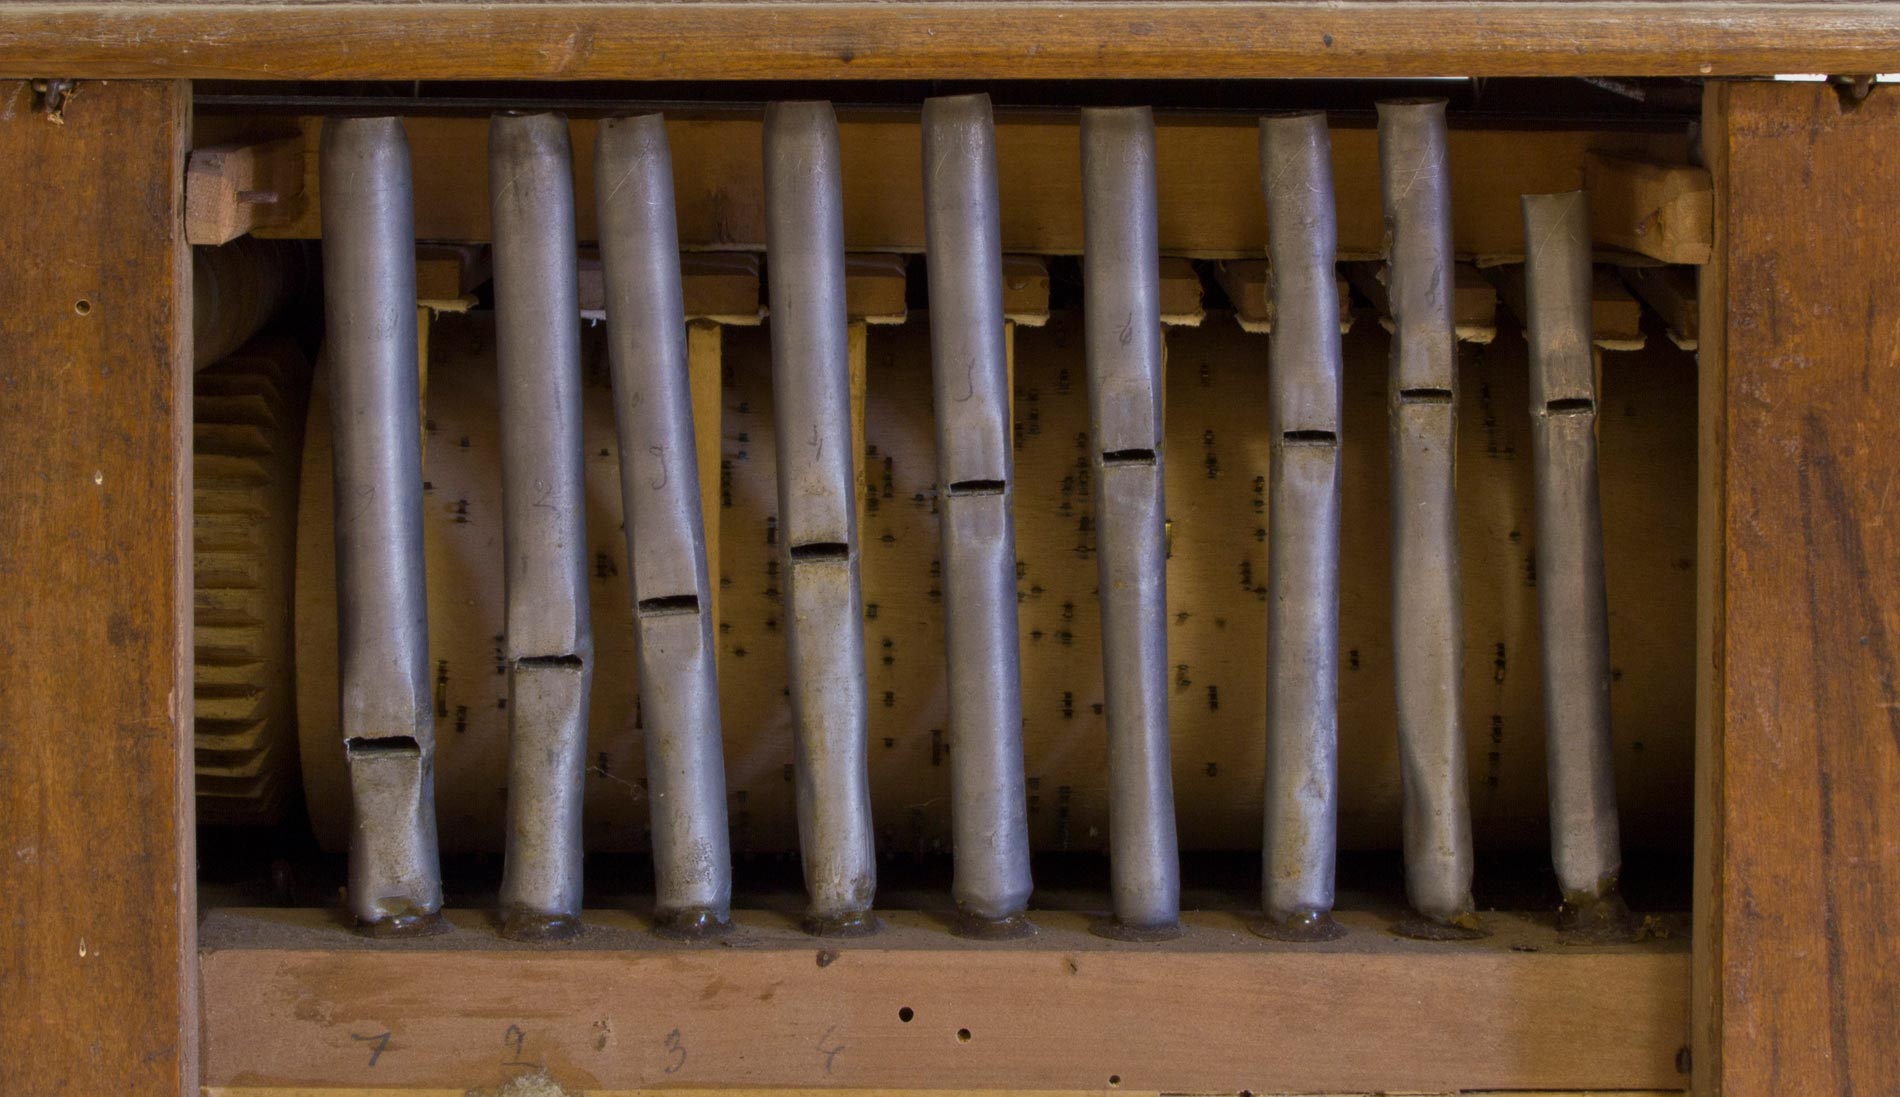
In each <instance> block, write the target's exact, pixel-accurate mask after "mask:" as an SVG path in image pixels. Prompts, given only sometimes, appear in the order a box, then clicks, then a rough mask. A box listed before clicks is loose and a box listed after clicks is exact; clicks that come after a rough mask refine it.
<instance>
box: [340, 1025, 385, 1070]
mask: <svg viewBox="0 0 1900 1097" xmlns="http://www.w3.org/2000/svg"><path fill="white" fill-rule="evenodd" d="M389 1035H390V1034H389V1033H387V1032H379V1033H377V1034H376V1035H374V1036H359V1035H357V1034H356V1033H354V1032H352V1033H350V1039H352V1040H357V1041H361V1042H364V1043H368V1042H370V1041H374V1042H375V1044H376V1046H375V1047H373V1048H371V1049H370V1050H369V1065H370V1066H375V1065H376V1060H378V1059H380V1058H382V1057H383V1052H385V1051H387V1050H389Z"/></svg>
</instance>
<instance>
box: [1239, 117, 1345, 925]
mask: <svg viewBox="0 0 1900 1097" xmlns="http://www.w3.org/2000/svg"><path fill="white" fill-rule="evenodd" d="M1260 175H1261V181H1262V183H1263V184H1264V187H1265V190H1266V195H1267V233H1268V251H1269V256H1270V259H1271V262H1272V266H1273V335H1272V339H1271V342H1270V343H1269V344H1268V363H1267V375H1268V379H1267V385H1268V401H1269V409H1268V416H1269V430H1270V433H1271V439H1272V440H1271V446H1272V450H1271V454H1272V456H1271V465H1270V471H1269V475H1268V485H1269V486H1268V520H1267V571H1268V578H1267V582H1268V587H1269V593H1268V598H1267V771H1266V786H1267V787H1266V827H1265V832H1264V835H1263V842H1264V852H1263V856H1262V860H1263V871H1264V879H1263V883H1262V885H1261V899H1262V906H1263V907H1264V909H1265V917H1264V919H1263V920H1262V921H1261V922H1260V923H1259V924H1258V925H1257V926H1256V931H1257V932H1259V933H1261V934H1262V935H1263V936H1270V937H1279V938H1288V939H1293V940H1324V939H1327V938H1331V937H1336V936H1338V935H1339V934H1340V933H1341V932H1343V931H1342V930H1341V929H1340V928H1339V925H1338V923H1336V922H1334V921H1333V917H1332V909H1333V872H1334V865H1335V860H1336V858H1337V856H1338V847H1339V841H1338V826H1339V511H1340V470H1339V436H1340V415H1339V409H1340V401H1341V388H1340V385H1341V378H1342V369H1341V365H1340V362H1341V348H1340V337H1339V297H1338V291H1337V289H1336V288H1335V282H1336V277H1337V275H1336V274H1335V271H1334V266H1333V262H1334V252H1335V248H1336V241H1337V230H1336V226H1335V221H1334V211H1333V169H1332V140H1331V138H1330V136H1329V135H1328V132H1327V129H1326V115H1325V114H1324V113H1321V112H1316V111H1315V112H1300V113H1294V114H1285V115H1275V116H1271V117H1267V118H1263V119H1261V122H1260Z"/></svg>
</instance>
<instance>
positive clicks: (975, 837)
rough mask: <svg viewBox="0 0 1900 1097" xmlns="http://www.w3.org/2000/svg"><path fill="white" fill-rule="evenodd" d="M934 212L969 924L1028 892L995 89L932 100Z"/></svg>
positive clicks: (952, 682)
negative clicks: (992, 99) (992, 111)
mask: <svg viewBox="0 0 1900 1097" xmlns="http://www.w3.org/2000/svg"><path fill="white" fill-rule="evenodd" d="M923 164H924V215H925V216H924V220H925V229H926V239H927V242H928V249H929V250H928V255H929V267H928V269H929V278H930V356H931V377H932V381H933V390H934V394H935V408H936V420H937V484H938V500H939V508H940V510H941V512H942V517H941V532H942V542H943V547H942V552H943V582H944V618H945V651H946V655H947V660H948V664H949V692H950V699H949V706H950V712H949V725H950V728H949V730H950V784H951V789H952V793H953V798H954V802H953V804H952V808H951V820H952V827H953V838H954V841H953V847H952V852H953V858H954V862H955V870H954V871H955V877H954V881H953V884H952V893H953V896H954V898H955V899H956V903H957V909H958V912H959V913H960V915H961V916H962V919H961V924H962V925H963V926H964V927H965V929H966V930H967V931H968V932H972V933H979V934H992V933H1003V932H1010V931H1012V930H1014V929H1015V928H1017V927H1019V926H1021V925H1022V924H1023V923H1022V913H1023V910H1024V908H1025V907H1026V906H1027V905H1028V903H1029V892H1030V879H1029V817H1028V809H1027V803H1026V798H1025V794H1024V790H1023V736H1022V723H1023V714H1022V681H1021V678H1020V672H1019V669H1018V665H1017V642H1018V641H1017V636H1016V631H1017V630H1016V537H1015V520H1014V518H1013V516H1012V509H1011V508H1012V505H1013V502H1014V494H1013V490H1012V487H1013V485H1012V480H1013V478H1014V467H1013V455H1012V453H1011V443H1012V433H1011V427H1010V391H1009V383H1010V382H1009V364H1008V347H1007V345H1006V342H1005V340H1006V338H1007V336H1006V334H1005V331H1004V319H1003V245H1002V230H1001V226H1000V222H999V214H998V208H997V199H996V148H995V134H994V130H993V126H992V122H991V117H990V100H989V96H987V95H965V96H957V97H952V98H936V99H927V100H925V101H924V112H923Z"/></svg>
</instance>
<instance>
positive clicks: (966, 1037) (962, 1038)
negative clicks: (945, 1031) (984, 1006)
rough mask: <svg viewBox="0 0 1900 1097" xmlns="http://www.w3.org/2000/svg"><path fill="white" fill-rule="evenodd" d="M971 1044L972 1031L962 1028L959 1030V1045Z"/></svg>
mask: <svg viewBox="0 0 1900 1097" xmlns="http://www.w3.org/2000/svg"><path fill="white" fill-rule="evenodd" d="M969 1042H970V1030H969V1029H967V1028H960V1029H958V1030H957V1043H959V1044H967V1043H969Z"/></svg>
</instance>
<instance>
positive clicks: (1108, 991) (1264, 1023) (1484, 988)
mask: <svg viewBox="0 0 1900 1097" xmlns="http://www.w3.org/2000/svg"><path fill="white" fill-rule="evenodd" d="M587 917H588V924H589V927H590V928H589V930H588V933H587V934H586V936H584V937H582V938H581V939H580V940H579V941H577V942H575V943H574V944H573V945H571V946H562V947H557V948H538V949H537V948H530V949H522V948H520V947H516V946H511V945H510V944H509V943H508V942H505V941H501V940H499V939H498V938H497V937H496V936H495V934H494V932H493V930H492V929H490V928H489V926H488V916H487V915H485V914H482V913H477V912H459V913H455V914H453V915H452V916H451V920H452V921H453V922H454V924H455V927H456V928H455V930H454V932H452V933H451V934H449V935H447V936H444V937H438V938H431V939H428V940H425V941H421V942H417V943H415V944H413V945H404V946H398V947H394V948H391V947H383V946H379V945H375V944H368V945H366V944H364V942H363V941H362V939H361V938H358V937H355V936H353V935H351V934H350V933H349V932H348V931H347V930H345V929H343V928H341V927H340V926H337V925H335V924H334V923H333V922H332V921H331V920H330V918H331V916H330V915H328V914H327V913H325V912H317V911H304V912H295V911H220V912H217V913H216V914H214V915H213V916H212V917H211V918H210V919H209V920H208V921H207V924H206V926H205V944H206V951H205V953H204V961H203V963H204V978H205V988H206V994H205V1007H206V1008H205V1026H206V1037H205V1039H206V1067H205V1073H206V1077H205V1080H206V1082H207V1084H209V1085H212V1086H214V1087H215V1086H223V1085H237V1084H243V1085H248V1086H299V1085H317V1084H327V1085H331V1086H346V1085H356V1086H376V1087H398V1086H441V1087H449V1086H454V1087H475V1088H476V1090H477V1091H482V1089H483V1087H493V1086H498V1085H501V1084H502V1083H504V1082H505V1081H507V1080H508V1079H509V1078H511V1077H514V1076H517V1075H521V1074H527V1073H531V1072H537V1071H539V1072H544V1073H545V1074H546V1075H547V1076H548V1077H549V1078H550V1079H551V1080H552V1081H554V1082H556V1083H558V1084H559V1085H561V1086H563V1087H566V1089H567V1090H568V1091H572V1092H578V1091H582V1090H585V1091H586V1092H588V1093H595V1092H599V1091H600V1090H603V1089H607V1090H611V1089H614V1088H625V1089H633V1088H639V1087H654V1088H659V1087H665V1088H674V1087H682V1088H698V1089H706V1088H722V1087H735V1086H736V1087H759V1086H804V1087H825V1088H834V1087H835V1088H839V1089H859V1090H869V1091H884V1092H887V1091H889V1090H891V1089H913V1088H933V1089H935V1088H942V1089H970V1090H973V1089H992V1090H1004V1091H1009V1092H1022V1091H1034V1090H1050V1089H1067V1090H1079V1089H1091V1088H1092V1089H1095V1090H1097V1091H1098V1092H1103V1091H1109V1090H1115V1089H1124V1088H1125V1089H1128V1090H1132V1091H1136V1092H1140V1091H1144V1090H1145V1091H1148V1092H1155V1091H1161V1092H1170V1093H1184V1092H1185V1093H1238V1092H1240V1091H1242V1090H1251V1091H1253V1092H1255V1093H1262V1092H1264V1093H1287V1092H1291V1093H1313V1092H1328V1093H1336V1092H1352V1093H1365V1092H1372V1091H1386V1090H1404V1091H1406V1092H1419V1091H1427V1092H1430V1091H1446V1090H1455V1089H1460V1088H1465V1089H1483V1090H1496V1089H1543V1090H1548V1089H1559V1088H1573V1089H1663V1088H1669V1087H1676V1086H1680V1085H1681V1083H1682V1075H1681V1074H1680V1073H1679V1072H1678V1069H1677V1060H1678V1055H1677V1053H1678V1051H1679V1049H1680V1047H1681V1046H1682V1042H1683V1040H1684V1039H1685V1038H1686V1028H1687V1023H1688V1021H1687V1016H1688V1012H1687V991H1688V957H1687V955H1686V950H1685V946H1684V942H1683V941H1682V939H1681V938H1679V937H1677V938H1668V939H1664V940H1654V941H1648V942H1645V943H1642V944H1637V945H1623V946H1616V947H1612V948H1593V947H1585V946H1577V945H1570V944H1564V943H1560V942H1559V940H1558V939H1557V936H1556V934H1555V933H1554V932H1553V930H1552V929H1551V928H1550V926H1549V924H1548V923H1547V922H1544V921H1532V920H1529V919H1525V918H1522V917H1519V916H1513V915H1487V916H1486V917H1487V924H1488V925H1489V926H1490V928H1491V929H1492V930H1493V931H1494V936H1492V937H1490V938H1488V939H1486V940H1482V941H1474V942H1458V943H1447V942H1438V943H1432V942H1419V941H1407V940H1402V939H1400V938H1397V937H1394V936H1392V935H1391V934H1390V933H1389V932H1387V930H1386V925H1385V922H1384V921H1383V920H1382V919H1380V918H1378V917H1374V916H1369V915H1364V914H1349V915H1346V916H1345V917H1343V918H1342V919H1341V920H1342V922H1343V923H1344V924H1345V925H1346V926H1347V927H1348V928H1349V930H1350V933H1349V935H1348V936H1347V937H1346V938H1344V939H1342V940H1340V941H1337V942H1333V943H1331V944H1327V945H1322V946H1312V945H1287V944H1277V943H1272V942H1267V941H1263V940H1261V939H1259V938H1257V937H1255V936H1253V935H1252V934H1251V933H1249V932H1248V931H1247V929H1246V924H1245V922H1244V921H1243V920H1242V919H1241V918H1240V917H1239V916H1236V915H1231V914H1212V913H1203V914H1190V915H1188V916H1187V918H1186V919H1185V921H1186V924H1187V930H1188V932H1187V935H1186V936H1185V937H1184V938H1183V939H1181V940H1178V941H1174V942H1169V943H1165V944H1159V945H1130V944H1121V943H1115V942H1110V941H1105V940H1103V939H1101V938H1099V937H1095V936H1092V935H1091V934H1089V933H1088V932H1087V929H1086V924H1087V923H1086V919H1085V918H1084V916H1081V915H1077V914H1068V913H1055V912H1042V913H1038V914H1035V915H1034V916H1033V917H1034V918H1035V920H1036V922H1037V924H1038V925H1039V926H1040V927H1041V932H1040V933H1039V934H1038V935H1037V936H1036V937H1034V938H1031V939H1029V940H1024V941H1017V942H1009V943H974V942H968V941H964V940H962V939H960V938H957V937H953V936H951V935H950V933H949V932H948V931H947V929H946V928H945V926H944V925H943V924H942V923H941V922H940V921H939V919H938V918H937V917H935V916H931V915H920V914H888V915H886V916H885V917H886V921H887V923H888V924H887V927H886V929H885V930H884V932H882V933H881V934H879V935H878V936H877V937H875V938H871V939H868V940H863V941H853V942H838V941H828V942H820V941H814V940H813V939H812V938H810V937H807V936H805V935H804V934H803V933H801V932H799V931H798V929H797V927H796V920H795V919H794V918H792V917H790V916H787V915H778V914H767V913H758V912H746V913H741V914H740V915H738V916H737V917H736V919H735V920H736V921H737V922H738V925H739V928H738V929H737V931H736V932H735V933H734V935H733V936H732V937H731V938H729V939H727V940H726V941H724V942H721V943H719V944H715V945H711V946H697V947H695V946H685V947H680V946H672V945H668V944H666V943H665V942H662V941H660V940H658V939H656V938H654V937H652V936H651V935H649V934H647V933H644V932H641V930H642V929H643V926H642V925H641V923H640V922H639V921H638V920H636V919H635V918H633V917H631V916H629V915H626V914H624V913H620V912H615V911H590V912H589V913H588V916H587Z"/></svg>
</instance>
